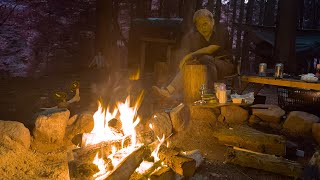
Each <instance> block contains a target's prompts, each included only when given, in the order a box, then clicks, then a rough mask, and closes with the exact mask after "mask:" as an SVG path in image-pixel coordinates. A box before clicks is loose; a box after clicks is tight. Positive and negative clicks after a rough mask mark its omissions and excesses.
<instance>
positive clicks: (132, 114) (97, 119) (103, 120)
mask: <svg viewBox="0 0 320 180" xmlns="http://www.w3.org/2000/svg"><path fill="white" fill-rule="evenodd" d="M143 95H144V94H143V92H142V93H141V94H140V96H139V97H138V99H137V101H136V103H135V105H134V106H131V105H130V97H127V99H126V101H125V102H124V103H122V102H119V103H117V108H115V109H114V110H113V111H112V112H110V110H109V108H107V110H105V109H104V108H103V107H102V105H101V103H99V107H98V110H97V111H96V112H95V113H94V115H93V118H94V128H93V130H92V131H91V133H86V134H84V135H83V140H84V144H85V146H88V145H94V144H99V143H101V142H110V143H112V142H115V141H118V142H122V146H121V147H116V146H112V147H111V149H112V153H111V154H109V155H108V160H110V162H108V163H107V165H106V162H105V161H104V160H103V159H102V158H98V154H97V155H96V157H95V159H94V161H93V163H94V164H96V165H97V166H98V168H99V170H100V171H99V172H98V173H96V174H95V175H94V178H96V179H101V178H102V179H103V178H104V177H106V176H107V175H108V174H109V173H110V171H107V169H113V167H116V166H117V165H119V164H120V162H121V161H123V160H124V159H125V157H127V156H128V155H129V154H131V153H132V152H133V151H134V150H136V148H138V147H140V146H141V145H140V144H137V140H136V136H137V135H136V131H135V127H136V126H137V125H138V123H139V122H140V118H139V117H138V116H137V111H138V108H139V106H140V104H141V102H142V99H143ZM116 117H119V120H120V121H121V125H122V129H121V130H119V129H117V130H116V129H113V128H110V127H109V126H108V122H109V121H110V120H112V119H114V118H116ZM125 140H126V144H124V142H125ZM127 142H128V143H127ZM124 145H125V146H126V147H124ZM109 163H111V164H109ZM109 165H110V167H111V166H112V168H109V167H108V166H109Z"/></svg>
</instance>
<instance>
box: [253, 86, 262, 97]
mask: <svg viewBox="0 0 320 180" xmlns="http://www.w3.org/2000/svg"><path fill="white" fill-rule="evenodd" d="M263 87H264V84H259V86H258V87H256V88H255V89H254V95H255V96H256V95H257V94H258V93H259V92H260V91H261V89H262V88H263Z"/></svg>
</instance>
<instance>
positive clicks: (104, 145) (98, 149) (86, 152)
mask: <svg viewBox="0 0 320 180" xmlns="http://www.w3.org/2000/svg"><path fill="white" fill-rule="evenodd" d="M121 143H122V142H121V141H112V142H101V143H99V144H94V145H88V146H85V147H82V148H78V149H74V150H72V151H73V156H74V158H75V159H77V160H78V161H81V162H92V161H93V159H94V157H95V156H96V154H97V153H99V154H100V156H101V157H107V156H108V155H110V154H111V153H112V146H115V147H121Z"/></svg>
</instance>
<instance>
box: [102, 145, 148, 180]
mask: <svg viewBox="0 0 320 180" xmlns="http://www.w3.org/2000/svg"><path fill="white" fill-rule="evenodd" d="M150 154H151V151H150V150H149V148H148V147H147V146H142V147H140V148H139V149H137V150H136V151H134V152H132V153H131V154H130V155H129V156H128V157H126V158H125V159H124V160H123V161H122V162H121V163H120V164H119V165H118V167H116V169H115V170H113V171H112V172H111V173H110V175H108V177H107V178H106V180H115V179H129V178H130V176H131V174H132V173H133V172H134V171H135V170H136V169H137V167H138V166H139V165H140V163H141V162H142V161H143V158H145V157H147V156H150Z"/></svg>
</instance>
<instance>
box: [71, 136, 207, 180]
mask: <svg viewBox="0 0 320 180" xmlns="http://www.w3.org/2000/svg"><path fill="white" fill-rule="evenodd" d="M161 144H162V143H161ZM161 144H160V142H158V141H156V142H154V143H151V144H149V145H143V146H141V147H139V148H137V149H136V150H135V151H133V152H132V153H131V154H129V155H128V156H127V157H125V158H124V160H123V161H122V162H121V163H120V164H119V165H118V166H117V167H113V166H112V164H111V166H108V167H107V168H108V169H106V171H110V173H108V175H106V176H104V177H103V178H102V179H132V180H139V179H176V178H177V177H179V178H182V177H185V178H188V177H192V176H193V175H194V173H195V171H196V169H197V168H198V167H199V166H200V165H201V163H202V162H203V160H204V158H203V156H202V154H201V152H200V151H199V150H194V151H188V152H178V151H176V150H175V149H172V148H168V147H167V146H165V145H161ZM112 146H121V142H119V141H115V142H112V143H109V142H107V143H106V142H102V143H99V144H97V145H91V146H84V147H81V148H77V149H74V150H72V152H70V153H71V154H69V163H68V164H69V175H70V179H78V178H85V179H93V175H94V174H96V173H97V172H99V169H98V167H97V166H96V165H95V164H93V161H94V158H95V156H96V154H97V153H98V154H99V155H100V156H102V157H103V159H104V161H105V162H106V163H111V160H110V159H108V158H107V157H108V155H109V154H111V153H112V152H111V151H112V150H111V147H112ZM156 151H157V156H158V157H157V158H158V159H157V160H156V159H155V158H154V157H153V156H152V154H153V153H152V152H156ZM119 156H121V154H119ZM145 163H147V164H151V166H149V167H143V166H144V164H145ZM141 168H142V169H141ZM139 169H141V170H139Z"/></svg>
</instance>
